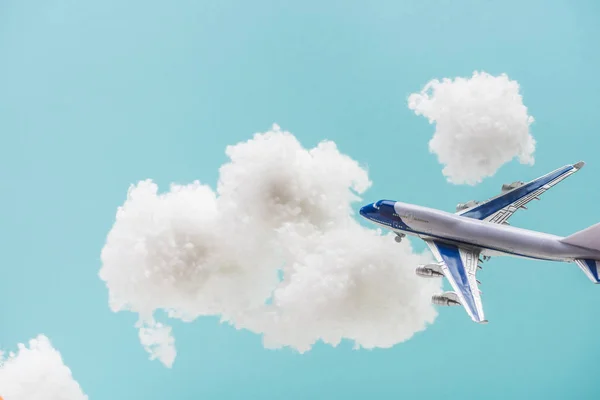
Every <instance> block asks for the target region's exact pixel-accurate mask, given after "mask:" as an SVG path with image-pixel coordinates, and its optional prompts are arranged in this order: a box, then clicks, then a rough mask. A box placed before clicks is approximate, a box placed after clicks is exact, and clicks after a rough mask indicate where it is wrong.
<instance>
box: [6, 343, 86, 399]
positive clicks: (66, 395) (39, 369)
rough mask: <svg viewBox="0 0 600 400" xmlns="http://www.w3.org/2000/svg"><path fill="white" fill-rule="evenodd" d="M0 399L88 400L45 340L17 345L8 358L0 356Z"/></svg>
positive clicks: (57, 354)
mask: <svg viewBox="0 0 600 400" xmlns="http://www.w3.org/2000/svg"><path fill="white" fill-rule="evenodd" d="M0 396H2V398H4V400H87V398H88V397H87V396H86V395H85V394H83V392H82V390H81V388H80V387H79V384H78V383H77V382H76V381H75V380H74V379H73V377H72V375H71V370H70V369H69V368H68V367H67V366H66V365H64V363H63V360H62V357H61V356H60V353H59V352H58V351H56V350H55V349H54V348H53V347H52V345H51V344H50V341H49V340H48V338H47V337H45V336H43V335H39V336H38V337H37V338H35V339H32V340H30V341H29V347H27V346H25V345H24V344H19V345H18V352H17V353H16V354H14V353H10V354H9V355H8V357H7V358H5V357H4V356H3V354H2V353H1V352H0Z"/></svg>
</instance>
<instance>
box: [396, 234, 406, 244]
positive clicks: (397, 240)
mask: <svg viewBox="0 0 600 400" xmlns="http://www.w3.org/2000/svg"><path fill="white" fill-rule="evenodd" d="M402 238H404V235H401V234H396V237H395V238H394V240H395V241H396V243H400V242H402Z"/></svg>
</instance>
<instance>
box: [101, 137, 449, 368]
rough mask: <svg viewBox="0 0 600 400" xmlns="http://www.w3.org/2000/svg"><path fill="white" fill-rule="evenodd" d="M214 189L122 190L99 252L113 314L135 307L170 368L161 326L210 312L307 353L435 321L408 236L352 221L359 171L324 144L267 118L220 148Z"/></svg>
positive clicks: (406, 334)
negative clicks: (399, 238) (311, 144)
mask: <svg viewBox="0 0 600 400" xmlns="http://www.w3.org/2000/svg"><path fill="white" fill-rule="evenodd" d="M226 153H227V155H228V157H229V158H230V161H229V162H228V163H227V164H225V165H223V166H222V167H221V169H220V174H219V182H218V186H217V190H216V192H215V191H213V190H212V189H211V188H210V187H208V186H206V185H202V184H200V183H199V182H194V183H191V184H189V185H183V186H182V185H173V186H172V187H171V189H170V191H168V192H166V193H159V191H158V187H157V186H156V184H154V183H153V182H151V181H142V182H139V183H138V184H136V185H133V186H132V187H131V188H130V189H129V193H128V195H127V199H126V201H125V204H124V205H123V206H122V207H120V208H119V210H118V212H117V217H116V222H115V224H114V226H113V228H112V230H111V231H110V232H109V234H108V237H107V241H106V245H105V247H104V249H103V250H102V268H101V270H100V277H101V279H103V280H104V281H105V282H106V285H107V287H108V290H109V298H110V306H111V308H112V310H113V311H115V312H117V311H122V310H130V311H133V312H136V313H138V314H139V316H140V319H139V328H140V339H141V342H142V344H143V345H144V347H145V348H146V349H147V350H148V351H149V352H150V353H151V354H152V357H153V358H158V359H160V360H161V361H162V362H163V363H164V364H165V365H167V366H171V365H172V363H173V360H174V359H175V347H174V339H173V338H172V337H171V328H170V327H168V326H167V325H164V321H163V322H162V323H161V322H157V321H156V320H155V315H154V314H155V311H157V310H166V311H167V313H168V315H169V317H171V318H179V319H182V320H184V321H192V320H194V319H195V318H197V317H199V316H203V315H219V316H221V318H222V320H223V321H228V322H229V323H231V324H232V325H235V326H236V327H238V328H240V329H248V330H251V331H253V332H256V333H258V334H262V335H263V336H264V342H265V345H266V346H268V347H281V346H290V347H292V348H294V349H297V350H298V351H306V350H308V349H310V348H311V346H312V345H313V344H314V343H315V342H316V341H318V340H322V341H324V342H326V343H330V344H332V345H336V344H337V343H339V342H340V340H342V339H350V340H353V341H354V342H355V345H356V346H359V347H366V348H372V347H389V346H392V345H394V344H396V343H399V342H402V341H404V340H406V339H408V338H410V337H411V336H412V335H413V334H414V333H415V332H417V331H419V330H422V329H424V328H425V327H426V325H427V324H428V323H432V322H433V320H434V319H435V317H436V315H437V314H436V311H435V309H434V308H433V306H432V305H431V304H430V295H431V294H432V293H433V292H435V291H437V290H439V289H440V281H439V280H426V279H420V278H418V277H417V276H416V275H415V273H414V268H415V266H416V265H417V264H419V263H422V262H425V261H428V260H429V256H428V255H420V254H415V253H414V252H413V251H412V249H411V247H410V243H409V242H408V241H405V242H403V243H402V244H397V243H396V242H395V241H394V240H393V238H392V236H391V235H388V234H383V233H382V232H380V231H378V230H373V229H368V228H366V227H364V226H362V225H360V224H359V223H358V222H357V221H356V219H355V217H354V215H353V212H352V210H353V203H354V202H356V201H357V200H359V197H358V195H359V194H361V193H362V192H364V191H365V190H366V189H367V188H368V187H369V186H370V181H369V178H368V175H367V172H366V171H365V170H364V169H363V168H361V166H360V165H359V164H358V163H357V162H356V161H354V160H352V159H351V158H350V157H348V156H346V155H344V154H341V153H340V152H339V150H338V149H337V147H336V146H335V144H334V143H332V142H322V143H320V144H319V145H318V146H316V147H315V148H312V149H305V148H304V147H302V145H301V144H300V143H299V142H298V140H297V139H296V138H295V137H294V136H293V135H292V134H290V133H289V132H284V131H282V130H281V129H280V128H279V127H277V126H274V127H273V129H272V130H271V131H269V132H266V133H261V134H256V135H255V136H254V138H252V139H251V140H249V141H247V142H243V143H238V144H236V145H234V146H229V147H228V148H227V150H226Z"/></svg>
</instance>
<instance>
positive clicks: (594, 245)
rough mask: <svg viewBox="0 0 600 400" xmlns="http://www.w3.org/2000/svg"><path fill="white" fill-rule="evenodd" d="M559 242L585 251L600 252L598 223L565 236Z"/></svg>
mask: <svg viewBox="0 0 600 400" xmlns="http://www.w3.org/2000/svg"><path fill="white" fill-rule="evenodd" d="M561 242H563V243H567V244H572V245H574V246H579V247H585V248H586V249H592V250H600V223H598V224H596V225H592V226H590V227H589V228H586V229H584V230H582V231H579V232H576V233H574V234H572V235H571V236H567V237H566V238H563V239H561Z"/></svg>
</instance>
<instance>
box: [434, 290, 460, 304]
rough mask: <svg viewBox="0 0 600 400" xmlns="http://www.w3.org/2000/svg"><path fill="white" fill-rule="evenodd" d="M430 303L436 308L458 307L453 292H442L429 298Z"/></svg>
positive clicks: (458, 301) (456, 298)
mask: <svg viewBox="0 0 600 400" xmlns="http://www.w3.org/2000/svg"><path fill="white" fill-rule="evenodd" d="M431 302H432V303H433V304H435V305H436V306H460V300H459V299H458V295H457V294H456V293H454V292H444V293H442V294H436V295H434V296H432V297H431Z"/></svg>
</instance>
